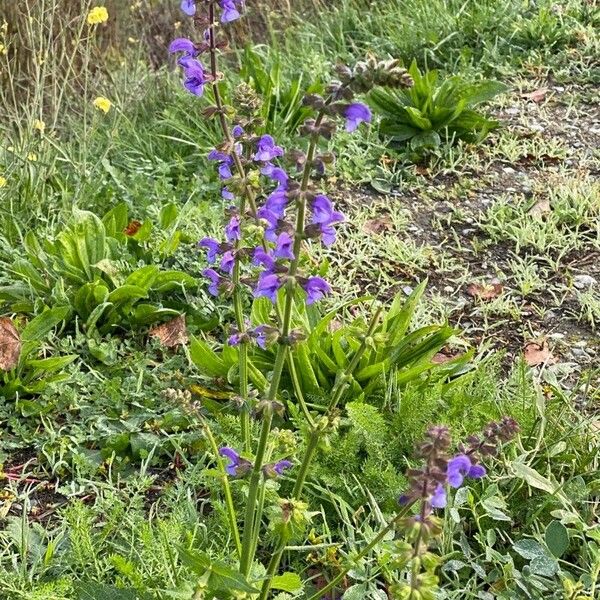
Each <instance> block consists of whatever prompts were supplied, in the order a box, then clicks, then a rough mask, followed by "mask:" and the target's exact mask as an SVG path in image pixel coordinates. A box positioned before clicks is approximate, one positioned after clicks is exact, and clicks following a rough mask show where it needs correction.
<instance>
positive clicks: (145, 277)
mask: <svg viewBox="0 0 600 600" xmlns="http://www.w3.org/2000/svg"><path fill="white" fill-rule="evenodd" d="M158 272H159V268H158V267H157V266H156V265H146V266H145V267H141V268H140V269H136V270H135V271H133V273H130V274H129V276H128V277H127V279H126V280H125V284H126V285H130V286H137V287H139V288H142V289H143V290H145V291H146V292H147V291H148V290H149V289H150V288H151V287H152V286H153V285H154V282H155V281H156V278H157V277H158ZM110 300H111V302H114V300H112V298H111V299H110Z"/></svg>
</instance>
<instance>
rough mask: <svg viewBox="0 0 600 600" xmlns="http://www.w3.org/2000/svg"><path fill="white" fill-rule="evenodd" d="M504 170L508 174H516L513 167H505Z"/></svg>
mask: <svg viewBox="0 0 600 600" xmlns="http://www.w3.org/2000/svg"><path fill="white" fill-rule="evenodd" d="M502 170H503V171H504V172H505V173H508V174H512V173H516V171H515V170H514V169H513V168H512V167H504V168H503V169H502Z"/></svg>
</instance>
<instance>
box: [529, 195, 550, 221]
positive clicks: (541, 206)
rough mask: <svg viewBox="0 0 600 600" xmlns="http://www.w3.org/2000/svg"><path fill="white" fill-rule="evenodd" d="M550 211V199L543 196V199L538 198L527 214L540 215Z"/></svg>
mask: <svg viewBox="0 0 600 600" xmlns="http://www.w3.org/2000/svg"><path fill="white" fill-rule="evenodd" d="M551 211H552V208H551V207H550V200H548V199H547V198H544V199H543V200H538V201H537V202H536V203H535V204H534V205H533V206H532V207H531V208H530V209H529V214H530V215H531V216H532V217H541V216H543V215H546V214H548V213H549V212H551Z"/></svg>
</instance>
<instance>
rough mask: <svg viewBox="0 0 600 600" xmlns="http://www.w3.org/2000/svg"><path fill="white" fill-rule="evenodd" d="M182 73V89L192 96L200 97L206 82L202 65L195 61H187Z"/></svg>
mask: <svg viewBox="0 0 600 600" xmlns="http://www.w3.org/2000/svg"><path fill="white" fill-rule="evenodd" d="M183 73H184V75H185V79H184V81H183V87H185V89H186V90H187V91H188V92H190V93H192V94H194V96H202V94H204V84H205V83H206V82H207V79H206V77H205V76H204V68H203V67H202V65H201V64H200V63H199V62H198V61H197V60H195V59H188V60H186V62H185V65H184V68H183Z"/></svg>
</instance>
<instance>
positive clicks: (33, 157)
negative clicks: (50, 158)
mask: <svg viewBox="0 0 600 600" xmlns="http://www.w3.org/2000/svg"><path fill="white" fill-rule="evenodd" d="M27 160H30V161H31V162H35V161H36V160H37V154H36V153H35V152H30V153H29V154H28V155H27Z"/></svg>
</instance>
